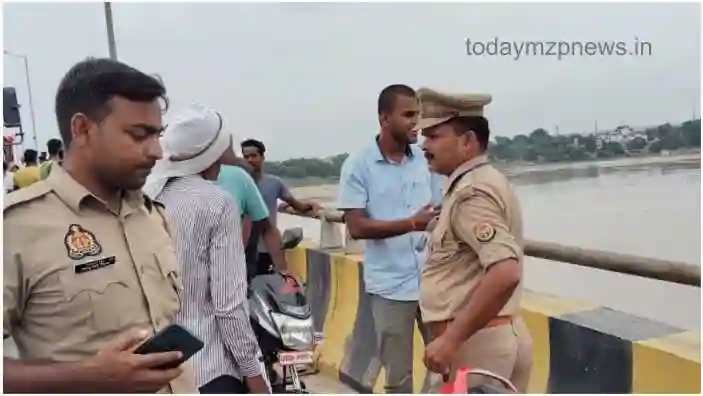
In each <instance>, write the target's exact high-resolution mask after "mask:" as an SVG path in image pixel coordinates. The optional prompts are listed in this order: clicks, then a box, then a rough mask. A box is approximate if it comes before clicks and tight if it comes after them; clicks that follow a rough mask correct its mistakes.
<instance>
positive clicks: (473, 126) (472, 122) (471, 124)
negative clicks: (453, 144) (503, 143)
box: [451, 116, 491, 151]
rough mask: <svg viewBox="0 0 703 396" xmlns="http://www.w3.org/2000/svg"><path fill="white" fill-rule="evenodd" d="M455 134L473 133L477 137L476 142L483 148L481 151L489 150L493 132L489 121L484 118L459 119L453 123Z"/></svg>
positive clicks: (455, 119)
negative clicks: (489, 141)
mask: <svg viewBox="0 0 703 396" xmlns="http://www.w3.org/2000/svg"><path fill="white" fill-rule="evenodd" d="M451 123H452V125H453V127H454V132H456V133H457V134H462V133H466V132H468V131H472V132H473V133H474V134H475V135H476V140H478V144H479V145H480V146H481V150H484V151H485V150H486V148H488V140H489V139H490V138H491V131H490V128H489V126H488V120H487V119H486V118H484V117H483V116H472V117H457V118H454V119H453V120H452V121H451Z"/></svg>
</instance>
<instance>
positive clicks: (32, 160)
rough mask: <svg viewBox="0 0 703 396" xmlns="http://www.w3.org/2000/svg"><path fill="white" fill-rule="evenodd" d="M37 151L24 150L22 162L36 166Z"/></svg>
mask: <svg viewBox="0 0 703 396" xmlns="http://www.w3.org/2000/svg"><path fill="white" fill-rule="evenodd" d="M37 156H38V153H37V150H33V149H26V150H24V155H23V156H22V160H23V161H24V163H25V164H27V165H29V164H36V163H37Z"/></svg>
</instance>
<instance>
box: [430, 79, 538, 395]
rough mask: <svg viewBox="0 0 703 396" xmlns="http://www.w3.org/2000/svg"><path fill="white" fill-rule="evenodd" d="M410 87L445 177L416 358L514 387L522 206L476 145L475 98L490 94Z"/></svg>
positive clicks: (521, 354)
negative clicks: (425, 333)
mask: <svg viewBox="0 0 703 396" xmlns="http://www.w3.org/2000/svg"><path fill="white" fill-rule="evenodd" d="M418 96H419V98H420V101H421V113H422V119H421V120H420V122H419V124H418V129H422V134H423V136H424V137H425V140H424V143H423V149H424V151H425V155H426V157H427V158H428V162H429V165H430V168H432V170H434V171H435V172H437V173H440V174H443V175H446V176H447V177H448V180H447V187H446V190H445V197H444V201H443V203H442V208H441V214H440V216H439V218H438V219H437V221H436V222H435V225H434V229H433V230H432V232H431V237H430V238H429V241H428V249H427V252H428V253H427V260H426V263H425V265H424V267H423V269H422V273H421V278H420V308H421V310H422V317H423V321H424V322H426V323H427V324H428V327H429V329H430V332H431V334H432V338H433V340H432V342H431V343H430V344H429V345H428V346H427V349H426V351H425V357H424V361H425V365H426V366H427V368H428V369H429V370H430V371H432V372H435V373H439V374H442V375H443V376H444V378H445V379H453V377H452V376H453V373H455V372H456V370H457V369H458V368H460V367H465V366H470V367H474V368H480V369H484V370H488V371H490V372H492V373H494V374H497V375H499V376H502V377H504V378H506V379H508V380H510V381H511V382H512V383H513V384H514V385H515V387H516V388H517V390H519V391H520V392H522V393H524V392H526V391H527V386H528V382H529V378H530V371H531V367H532V340H531V337H530V335H529V333H528V331H527V328H526V326H525V324H524V322H523V321H522V319H521V317H520V316H519V313H520V298H521V294H522V283H523V282H522V279H523V269H522V265H523V246H524V242H523V234H522V233H523V224H522V213H521V210H520V204H519V202H518V198H517V196H516V195H515V192H514V191H513V188H512V186H511V185H510V183H509V182H508V180H507V179H506V177H505V176H504V175H503V174H501V173H500V172H499V171H497V170H496V169H495V168H494V167H493V166H491V165H490V164H489V163H488V159H487V156H486V153H485V150H486V148H487V146H488V139H489V134H490V133H489V127H488V121H487V120H486V119H485V118H484V117H483V107H484V106H485V105H487V104H488V103H490V101H491V97H490V96H489V95H448V94H444V93H440V92H436V91H433V90H431V89H427V88H422V89H420V90H419V91H418ZM447 377H449V378H447ZM469 381H470V384H472V385H473V384H480V382H481V381H484V379H482V377H476V378H474V377H473V376H472V378H471V379H470V380H469ZM485 381H486V382H487V383H488V382H492V381H491V380H488V379H485Z"/></svg>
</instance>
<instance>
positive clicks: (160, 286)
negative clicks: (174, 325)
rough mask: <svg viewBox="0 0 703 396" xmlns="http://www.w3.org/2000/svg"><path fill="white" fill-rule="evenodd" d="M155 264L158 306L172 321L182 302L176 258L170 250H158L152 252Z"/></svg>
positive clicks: (180, 282) (179, 272) (182, 288)
mask: <svg viewBox="0 0 703 396" xmlns="http://www.w3.org/2000/svg"><path fill="white" fill-rule="evenodd" d="M154 259H155V260H156V266H157V268H158V269H159V272H158V275H157V276H159V277H160V278H159V279H157V282H156V283H157V290H161V293H156V297H155V298H157V299H159V306H162V307H163V309H164V315H165V316H166V317H167V318H168V319H169V320H170V321H172V320H173V319H175V317H176V314H177V313H178V311H180V309H181V304H182V303H183V293H184V287H183V279H182V276H181V271H180V269H179V265H178V259H177V258H176V255H175V254H174V252H173V251H172V250H160V251H157V252H156V253H154Z"/></svg>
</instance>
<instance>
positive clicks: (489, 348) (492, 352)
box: [430, 316, 532, 393]
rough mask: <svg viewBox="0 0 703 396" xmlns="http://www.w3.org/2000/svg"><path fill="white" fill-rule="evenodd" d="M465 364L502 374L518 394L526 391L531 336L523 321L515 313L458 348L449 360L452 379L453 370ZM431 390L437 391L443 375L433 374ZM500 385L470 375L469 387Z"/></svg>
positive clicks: (528, 379)
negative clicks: (452, 358) (508, 319)
mask: <svg viewBox="0 0 703 396" xmlns="http://www.w3.org/2000/svg"><path fill="white" fill-rule="evenodd" d="M465 366H470V367H473V368H480V369H484V370H488V371H490V372H492V373H495V374H498V375H499V376H501V377H504V378H506V379H508V380H510V382H512V384H513V385H514V386H515V388H517V390H518V392H520V393H527V386H528V384H529V382H530V373H531V372H532V337H531V336H530V333H529V332H528V330H527V326H525V322H524V321H523V320H522V318H520V317H519V316H516V317H514V318H513V319H512V321H511V322H510V323H508V324H504V325H500V326H495V327H488V328H485V329H483V330H480V331H479V332H478V333H476V334H474V336H473V337H471V338H470V339H468V340H467V341H466V342H464V344H462V346H461V347H460V348H459V351H458V352H457V354H456V355H455V357H454V362H453V363H452V375H451V377H450V380H451V381H453V380H454V378H455V375H456V371H457V370H458V369H459V368H461V367H465ZM432 377H433V378H432V380H431V386H430V393H438V392H439V390H440V388H441V386H442V376H441V375H439V374H433V375H432ZM483 384H487V385H494V386H495V385H499V384H500V383H499V382H497V381H496V380H494V379H492V378H488V377H484V376H479V375H470V377H469V386H474V385H483Z"/></svg>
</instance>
